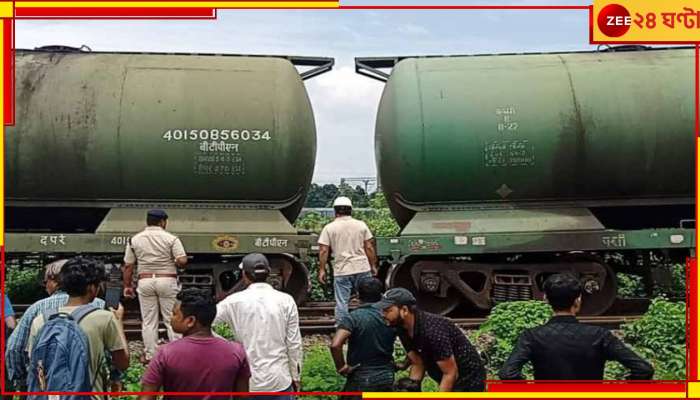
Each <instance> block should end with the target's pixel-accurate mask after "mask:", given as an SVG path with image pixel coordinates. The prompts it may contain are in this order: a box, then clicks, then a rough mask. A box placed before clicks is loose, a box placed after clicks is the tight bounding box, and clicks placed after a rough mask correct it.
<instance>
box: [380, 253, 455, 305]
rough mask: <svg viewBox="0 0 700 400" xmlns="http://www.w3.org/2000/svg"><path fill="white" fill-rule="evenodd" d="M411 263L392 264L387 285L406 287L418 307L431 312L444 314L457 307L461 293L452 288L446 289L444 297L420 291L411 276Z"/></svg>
mask: <svg viewBox="0 0 700 400" xmlns="http://www.w3.org/2000/svg"><path fill="white" fill-rule="evenodd" d="M413 265H414V263H412V262H407V263H404V264H399V265H396V266H394V267H393V268H392V269H391V270H390V272H389V287H392V288H393V287H402V288H406V289H408V290H409V291H411V293H413V295H414V296H415V297H416V300H417V301H418V308H420V309H421V310H424V311H427V312H430V313H433V314H439V315H446V314H449V313H450V312H452V311H453V310H454V309H455V308H457V306H458V305H459V304H460V302H461V295H460V294H459V293H457V291H456V290H455V289H454V288H450V289H449V290H448V292H447V297H445V298H442V297H438V296H435V295H433V294H430V293H424V292H421V291H420V290H419V289H418V288H417V287H416V285H415V283H414V282H413V278H412V277H411V268H412V267H413Z"/></svg>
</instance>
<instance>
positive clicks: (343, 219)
mask: <svg viewBox="0 0 700 400" xmlns="http://www.w3.org/2000/svg"><path fill="white" fill-rule="evenodd" d="M333 209H335V220H334V221H333V222H331V223H330V224H328V225H326V226H324V227H323V230H322V231H321V235H320V236H319V237H318V244H319V254H318V260H319V266H318V280H319V281H320V282H321V283H322V284H325V283H326V264H327V263H328V255H329V253H330V252H333V292H334V293H335V321H336V326H338V323H339V322H340V321H341V320H343V318H346V317H348V315H349V314H348V302H349V301H350V296H351V295H352V292H353V291H355V292H357V286H358V284H359V282H360V281H361V280H362V279H364V278H367V277H369V278H371V277H372V276H373V275H374V276H376V275H377V253H376V252H375V250H374V243H372V232H371V231H370V230H369V228H368V227H367V224H365V223H364V222H362V221H359V220H356V219H354V218H353V217H352V202H351V201H350V199H349V198H347V197H342V196H341V197H338V198H337V199H335V201H334V202H333Z"/></svg>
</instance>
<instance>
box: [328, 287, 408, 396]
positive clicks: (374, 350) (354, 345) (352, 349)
mask: <svg viewBox="0 0 700 400" xmlns="http://www.w3.org/2000/svg"><path fill="white" fill-rule="evenodd" d="M383 289H384V285H382V282H381V281H380V280H379V279H377V278H364V279H362V280H361V281H360V282H359V285H358V292H359V293H358V294H359V297H360V306H359V307H358V308H357V309H356V310H353V311H352V312H351V313H350V314H349V315H348V316H347V317H345V318H343V319H341V320H340V321H339V323H338V330H337V331H336V333H335V337H334V338H333V342H332V343H331V346H330V348H331V355H332V356H333V361H334V362H335V368H336V370H337V371H338V373H339V374H341V375H344V376H346V377H347V381H346V382H345V387H344V388H343V392H390V391H392V388H393V385H394V357H393V353H394V341H395V340H396V329H395V328H392V327H389V326H387V325H386V324H385V323H384V319H383V318H382V315H381V314H380V312H379V310H377V309H376V308H374V307H373V306H374V303H376V302H378V301H379V300H381V298H382V291H383ZM346 342H347V343H348V359H347V361H345V360H344V359H343V345H344V344H345V343H346ZM342 398H350V397H342Z"/></svg>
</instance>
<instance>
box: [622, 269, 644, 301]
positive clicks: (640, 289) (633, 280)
mask: <svg viewBox="0 0 700 400" xmlns="http://www.w3.org/2000/svg"><path fill="white" fill-rule="evenodd" d="M615 276H616V278H617V297H620V298H623V299H628V298H635V297H644V296H646V292H645V291H644V283H643V282H642V277H641V276H639V275H631V274H622V273H618V274H616V275H615Z"/></svg>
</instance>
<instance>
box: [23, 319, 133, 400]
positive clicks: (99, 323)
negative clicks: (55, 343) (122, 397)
mask: <svg viewBox="0 0 700 400" xmlns="http://www.w3.org/2000/svg"><path fill="white" fill-rule="evenodd" d="M76 308H78V307H76V306H71V307H59V308H58V311H59V312H65V313H68V314H70V313H72V312H73V311H75V309H76ZM118 323H119V322H117V319H116V318H115V317H114V314H112V313H111V312H110V311H105V310H96V311H93V312H91V313H90V314H88V315H86V316H85V318H83V319H82V320H81V321H80V324H78V326H79V327H80V329H82V331H83V332H84V333H85V336H87V338H88V342H89V345H90V379H91V382H95V384H94V385H93V387H92V389H93V391H94V392H105V391H107V390H106V389H108V388H107V387H106V386H105V381H106V380H108V376H101V374H100V372H101V369H102V368H101V367H102V365H103V364H104V363H105V362H106V360H105V357H104V355H105V350H107V351H109V352H112V351H117V350H123V349H124V344H123V343H122V340H121V337H120V335H119V326H118ZM43 326H44V316H43V315H42V314H39V315H38V316H37V317H36V318H34V321H33V322H32V327H31V329H30V331H29V342H28V343H27V351H28V352H29V354H31V353H32V345H33V344H34V341H35V340H36V337H37V335H38V334H39V331H40V330H41V328H42V327H43ZM105 372H106V371H105ZM93 398H99V396H93Z"/></svg>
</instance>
